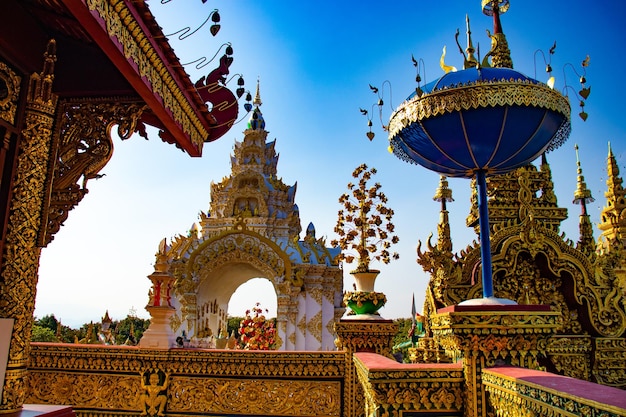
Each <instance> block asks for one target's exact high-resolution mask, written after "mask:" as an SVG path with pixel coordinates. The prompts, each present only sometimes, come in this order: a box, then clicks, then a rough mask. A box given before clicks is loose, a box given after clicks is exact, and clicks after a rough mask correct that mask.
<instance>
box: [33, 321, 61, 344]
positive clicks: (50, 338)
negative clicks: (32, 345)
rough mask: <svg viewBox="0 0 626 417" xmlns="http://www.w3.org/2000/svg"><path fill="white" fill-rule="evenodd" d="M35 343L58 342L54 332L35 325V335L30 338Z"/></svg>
mask: <svg viewBox="0 0 626 417" xmlns="http://www.w3.org/2000/svg"><path fill="white" fill-rule="evenodd" d="M30 340H31V341H33V342H58V339H57V337H56V336H55V334H54V332H53V331H52V330H50V328H48V327H44V326H40V325H38V324H34V325H33V333H32V335H31V338H30Z"/></svg>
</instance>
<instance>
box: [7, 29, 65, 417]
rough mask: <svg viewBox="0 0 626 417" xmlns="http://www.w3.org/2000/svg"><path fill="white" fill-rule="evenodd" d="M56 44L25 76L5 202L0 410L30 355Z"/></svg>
mask: <svg viewBox="0 0 626 417" xmlns="http://www.w3.org/2000/svg"><path fill="white" fill-rule="evenodd" d="M55 61H56V43H55V42H54V41H53V40H52V41H50V42H49V43H48V47H47V50H46V53H45V55H44V65H43V70H42V72H41V73H38V74H33V75H32V76H31V78H30V84H29V90H28V98H27V103H26V112H25V124H24V129H23V130H22V133H21V136H22V137H21V141H20V144H19V146H20V152H19V155H18V159H17V169H16V174H15V178H14V182H13V198H12V200H11V205H10V207H9V211H10V214H9V220H8V225H7V233H6V246H5V253H4V260H3V266H4V268H3V269H2V271H1V274H2V276H1V279H0V293H2V297H1V298H0V316H1V317H11V318H13V319H15V322H14V326H13V334H12V338H11V345H10V348H9V361H8V367H7V373H6V376H5V384H4V393H3V395H2V403H1V404H0V411H2V412H11V411H17V410H19V409H20V407H21V406H22V404H23V401H24V380H23V379H24V378H25V376H26V365H27V363H28V360H29V356H30V336H31V330H32V325H33V312H34V310H35V291H36V287H37V271H38V268H39V255H40V248H38V247H37V233H38V231H39V229H40V228H41V227H42V207H43V195H44V184H45V181H46V166H47V164H48V158H49V155H50V144H51V132H52V127H53V124H54V116H53V115H54V111H55V108H56V104H57V98H56V96H54V94H52V82H53V80H54V63H55Z"/></svg>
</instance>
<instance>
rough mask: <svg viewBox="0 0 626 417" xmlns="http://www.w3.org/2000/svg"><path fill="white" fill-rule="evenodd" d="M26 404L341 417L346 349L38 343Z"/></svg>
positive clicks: (102, 410)
mask: <svg viewBox="0 0 626 417" xmlns="http://www.w3.org/2000/svg"><path fill="white" fill-rule="evenodd" d="M31 346H32V354H31V362H30V366H29V376H28V390H27V392H28V394H27V398H26V401H25V402H26V403H34V404H67V405H71V406H72V407H73V408H74V411H75V412H76V414H77V415H78V416H90V417H91V416H103V417H104V416H106V417H112V416H128V415H133V414H134V415H139V414H142V413H145V414H148V415H161V413H165V415H167V416H194V415H202V416H206V415H219V414H229V415H241V416H250V415H273V416H329V417H331V416H332V417H335V416H337V417H338V416H341V415H342V392H343V388H344V376H345V352H278V351H240V350H208V349H172V350H157V349H141V348H137V347H126V346H111V347H103V346H92V345H72V344H49V343H33V344H32V345H31Z"/></svg>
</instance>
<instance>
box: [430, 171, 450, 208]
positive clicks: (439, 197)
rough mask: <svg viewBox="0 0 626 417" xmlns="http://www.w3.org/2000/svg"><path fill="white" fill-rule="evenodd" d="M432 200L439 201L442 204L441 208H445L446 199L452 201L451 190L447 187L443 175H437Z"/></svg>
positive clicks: (446, 181)
mask: <svg viewBox="0 0 626 417" xmlns="http://www.w3.org/2000/svg"><path fill="white" fill-rule="evenodd" d="M433 200H435V201H440V202H441V203H442V204H443V210H445V204H446V201H454V198H452V190H451V189H450V188H448V180H447V179H446V177H445V176H444V175H441V176H439V186H438V187H437V191H435V195H434V196H433Z"/></svg>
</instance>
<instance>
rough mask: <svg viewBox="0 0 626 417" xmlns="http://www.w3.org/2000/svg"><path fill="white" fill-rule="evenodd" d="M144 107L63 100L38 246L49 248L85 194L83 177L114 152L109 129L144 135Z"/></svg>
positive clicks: (124, 135)
mask: <svg viewBox="0 0 626 417" xmlns="http://www.w3.org/2000/svg"><path fill="white" fill-rule="evenodd" d="M145 109H146V105H145V104H144V103H141V102H137V101H128V102H126V101H123V100H116V101H115V102H110V101H104V100H94V99H89V100H84V101H74V100H72V101H65V102H63V103H61V104H60V105H59V107H58V109H57V121H56V127H55V132H54V138H53V145H52V150H51V153H52V155H54V156H53V157H52V158H51V159H50V161H51V163H50V164H49V166H48V176H47V178H48V180H47V181H48V182H47V184H46V193H45V196H46V201H45V202H44V205H43V208H44V210H43V219H42V221H43V223H42V225H43V227H42V228H41V229H40V232H39V246H42V247H45V246H47V245H48V244H49V243H50V242H51V241H52V240H53V239H54V234H55V233H56V232H58V231H59V229H60V227H61V225H62V224H63V222H64V221H65V220H66V219H67V216H68V213H69V211H70V210H72V209H73V208H74V207H75V206H76V205H77V204H78V203H79V202H80V201H81V200H82V198H83V197H84V196H85V194H87V192H88V191H89V190H88V189H87V181H89V180H90V179H94V178H96V179H97V178H100V177H101V176H102V175H101V174H99V172H100V170H101V169H102V168H104V166H105V165H106V164H107V163H108V162H109V160H110V159H111V156H112V155H113V141H112V139H111V128H112V127H113V125H118V135H119V136H120V137H121V138H122V139H128V138H129V137H130V136H131V135H132V134H133V133H134V132H136V131H139V132H140V133H141V134H142V136H143V135H145V130H144V129H145V128H144V126H143V125H142V124H141V122H140V121H139V119H140V117H141V115H142V113H143V112H144V111H145Z"/></svg>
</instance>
